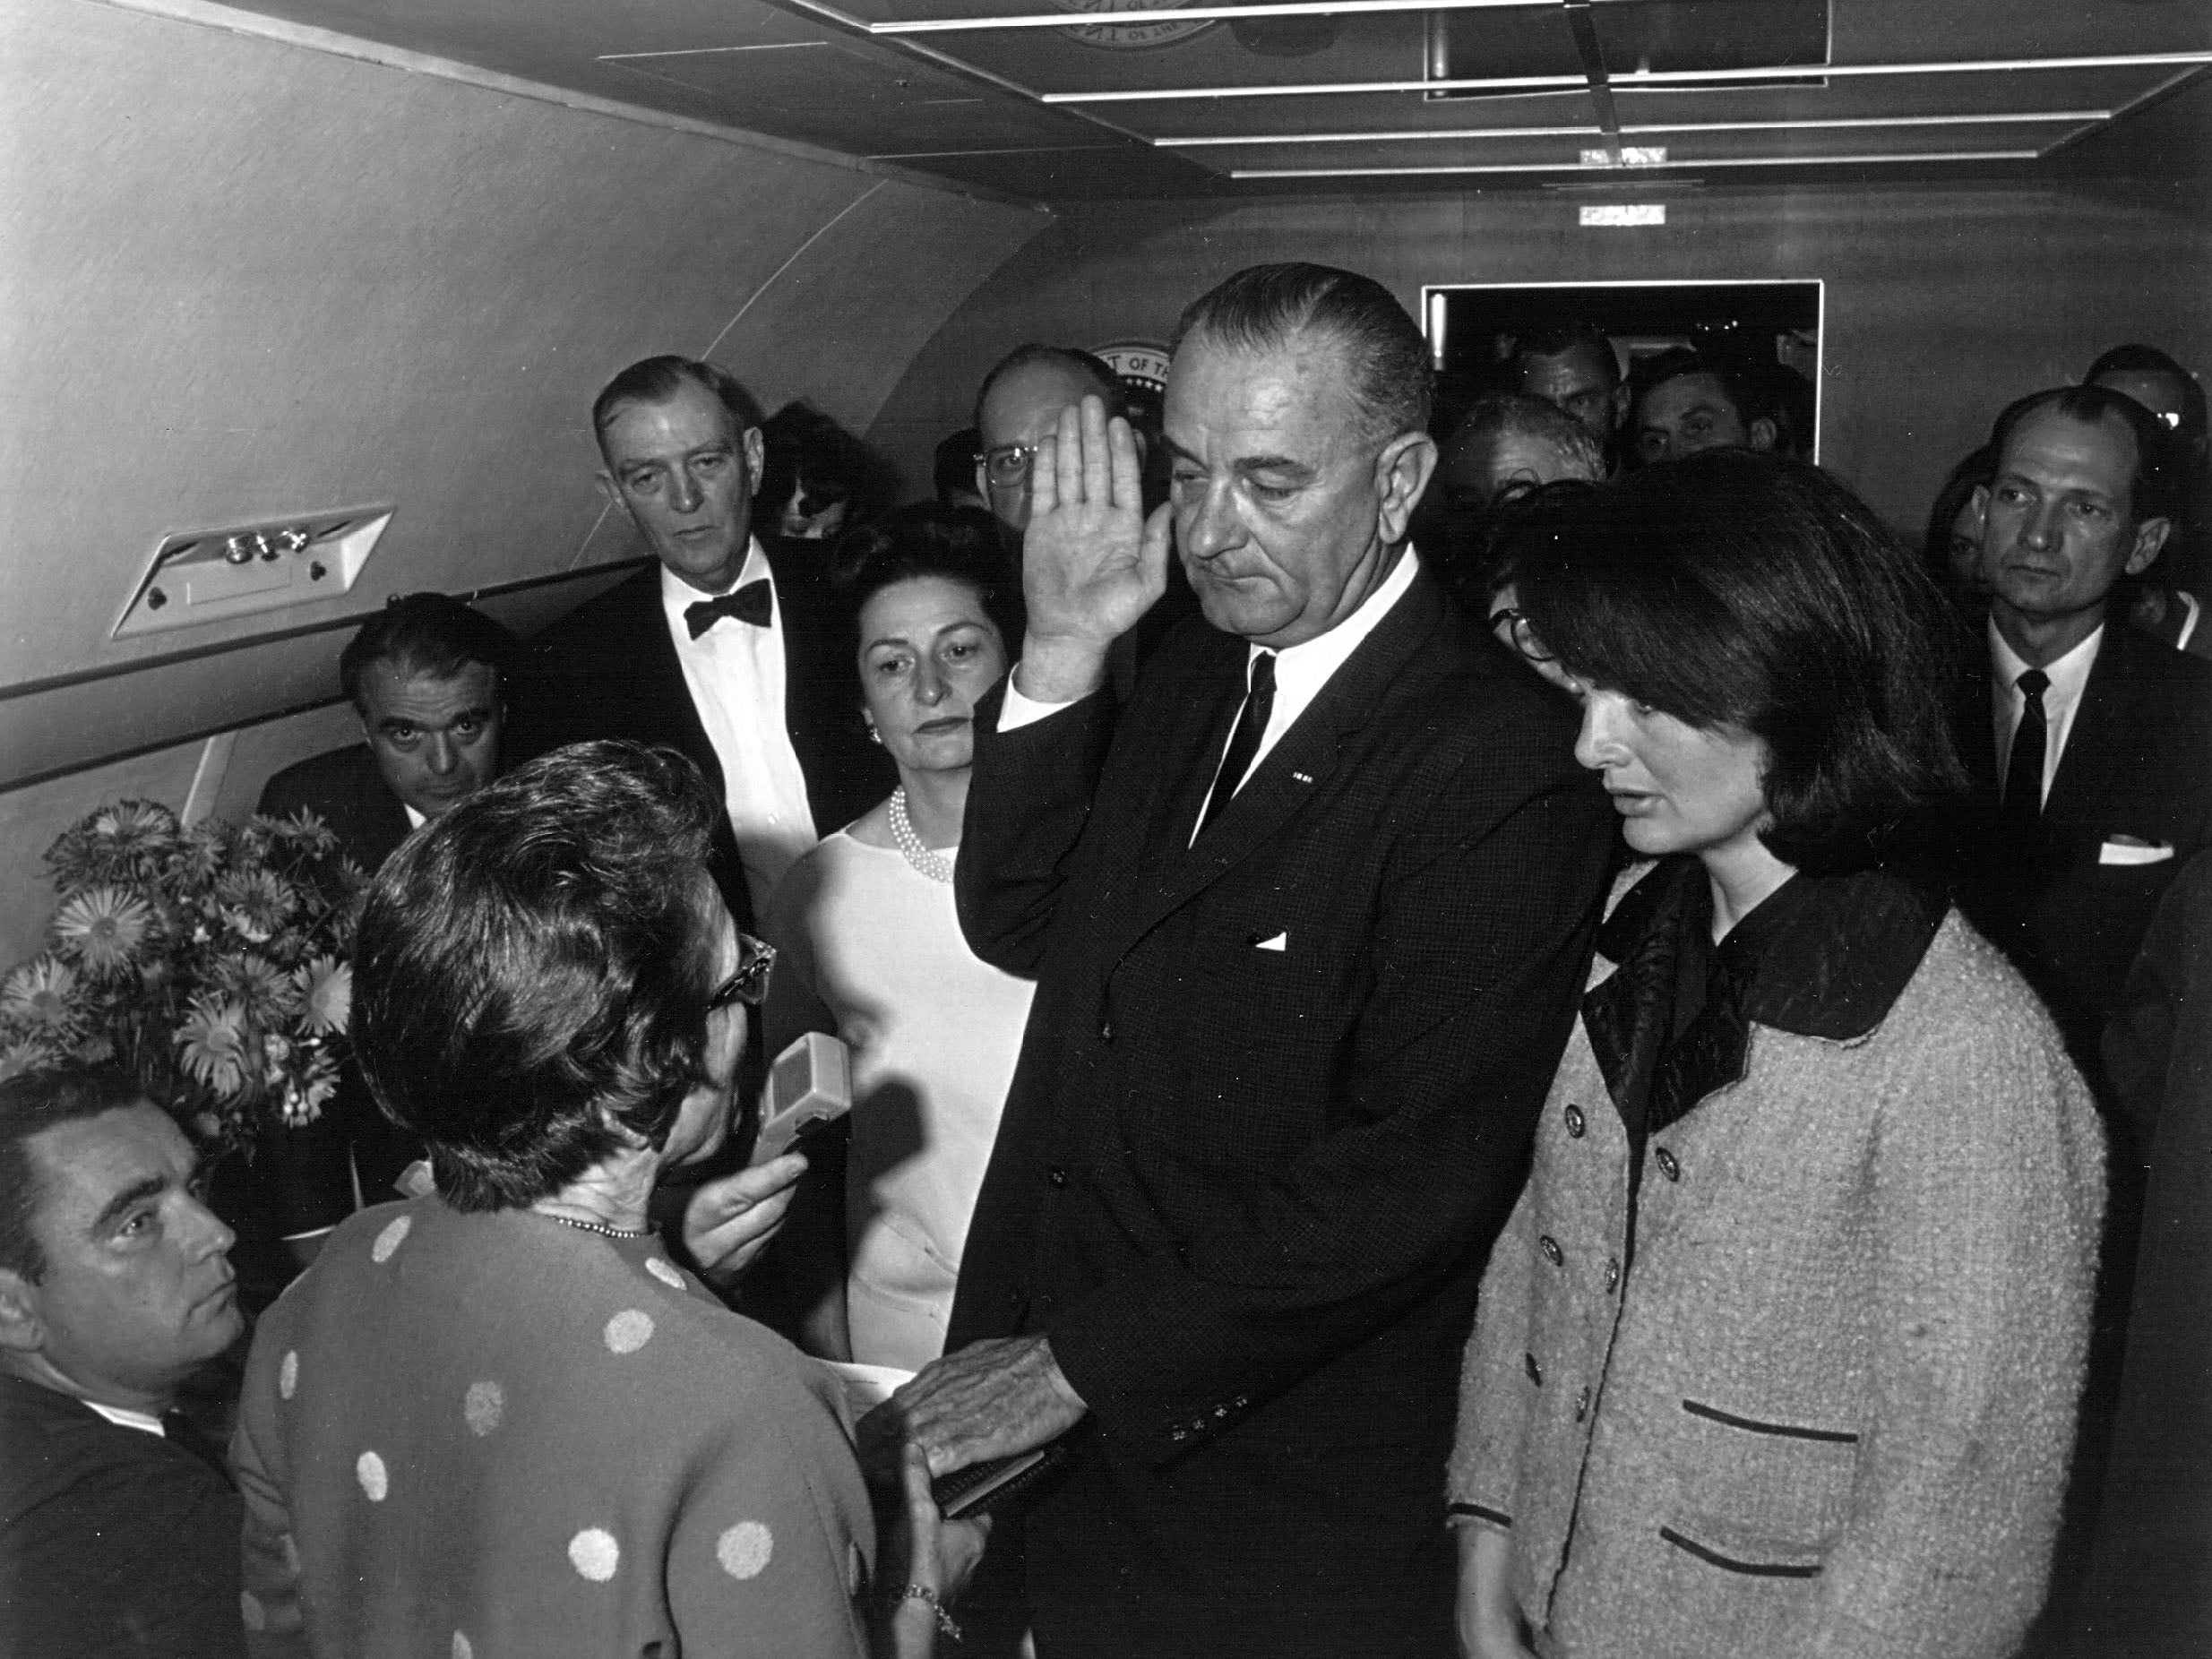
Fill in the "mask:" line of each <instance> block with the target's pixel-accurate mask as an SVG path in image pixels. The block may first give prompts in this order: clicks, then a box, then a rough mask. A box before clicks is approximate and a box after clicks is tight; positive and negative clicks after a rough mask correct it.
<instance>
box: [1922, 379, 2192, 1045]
mask: <svg viewBox="0 0 2212 1659" xmlns="http://www.w3.org/2000/svg"><path fill="white" fill-rule="evenodd" d="M1992 446H1993V450H1994V451H1995V452H1996V454H1997V458H1998V459H1997V470H1996V476H1995V477H1994V478H1993V480H1992V482H1991V483H1990V484H1989V485H1988V486H1985V487H1984V488H1983V489H1981V490H1979V491H1977V492H1976V493H1975V503H1976V505H1977V507H1978V508H1979V509H1980V511H1981V513H1982V535H1981V554H1980V559H1981V567H1980V568H1981V576H1982V580H1983V581H1984V583H1985V584H1986V585H1987V587H1988V589H1989V593H1990V607H1989V623H1988V630H1987V641H1988V653H1989V654H1988V662H1989V665H1990V667H1989V673H1988V676H1987V678H1986V679H1984V681H1983V682H1982V683H1980V684H1979V685H1978V686H1976V687H1975V688H1974V691H1973V694H1972V695H1971V697H1970V698H1969V699H1968V700H1967V704H1966V705H1965V706H1964V707H1963V708H1962V709H1961V717H1960V736H1961V741H1960V748H1961V750H1962V752H1964V753H1965V755H1966V757H1967V763H1968V766H1969V768H1970V769H1972V770H1973V771H1974V772H1975V774H1976V776H1977V778H1978V779H1979V785H1980V788H1979V795H1980V806H1981V811H1980V812H1979V813H1978V815H1977V818H1976V826H1975V827H1976V833H1975V834H1973V835H1971V836H1970V837H1969V838H1968V839H1967V843H1966V845H1965V847H1963V849H1962V854H1961V857H1960V877H1961V891H1960V902H1961V905H1962V907H1964V908H1965V909H1966V910H1967V914H1968V915H1969V916H1971V917H1972V918H1973V919H1974V921H1975V924H1977V925H1979V926H1980V927H1981V928H1982V930H1983V931H1984V933H1988V934H1989V935H1990V936H1991V937H1992V938H1993V939H1994V940H1996V941H1997V942H1999V943H2000V944H2001V945H2003V946H2005V947H2006V948H2007V949H2008V950H2010V951H2011V952H2012V954H2013V955H2014V956H2015V957H2016V958H2018V961H2019V962H2020V964H2021V966H2022V967H2023V968H2024V969H2025V971H2026V972H2027V975H2028V977H2029V978H2030V980H2031V981H2032V982H2033V983H2034V984H2035V985H2036V988H2037V990H2038V991H2040V992H2041V993H2042V994H2043V996H2044V1000H2045V1001H2047V1002H2049V1003H2050V1005H2051V1007H2052V1010H2053V1012H2054V1013H2055V1014H2056V1015H2057V1016H2058V1018H2059V1021H2060V1024H2061V1027H2063V1028H2064V1029H2065V1030H2066V1032H2067V1035H2068V1037H2069V1040H2070V1043H2071V1044H2072V1045H2073V1048H2074V1051H2075V1053H2076V1055H2077V1057H2078V1059H2079V1061H2080V1062H2081V1064H2082V1068H2083V1070H2084V1071H2085V1072H2087V1073H2088V1074H2089V1075H2090V1076H2091V1077H2092V1078H2095V1077H2096V1076H2097V1075H2098V1070H2099V1068H2098V1064H2097V1059H2096V1044H2097V1036H2098V1033H2099V1031H2100V1029H2101V1027H2102V1026H2103V1024H2104V1020H2105V1019H2106V1018H2107V1017H2108V1016H2110V1015H2111V1014H2112V1012H2113V1010H2114V1009H2115V1007H2116V1006H2117V1005H2118V999H2119V996H2120V992H2121V987H2122V985H2123V984H2125V983H2126V980H2127V976H2128V969H2129V967H2130V965H2131V964H2132V963H2133V961H2134V959H2135V954H2136V951H2137V950H2138V948H2139V946H2140V945H2141V943H2142V939H2143V933H2144V930H2145V929H2146V928H2147V926H2148V925H2149V923H2150V917H2151V913H2152V912H2153V911H2154V910H2155V909H2156V907H2157V905H2158V900H2159V898H2161V897H2162V896H2163V895H2164V894H2165V890H2166V887H2167V884H2168V883H2169V882H2171V881H2173V876H2174V874H2175V872H2178V871H2179V870H2180V869H2181V867H2182V865H2183V864H2186V863H2187V862H2188V860H2189V858H2190V855H2192V854H2193V853H2195V852H2197V851H2198V850H2199V849H2200V848H2202V847H2205V846H2207V845H2208V844H2212V664H2207V663H2204V662H2202V661H2199V660H2198V659H2196V658H2190V657H2186V656H2184V655H2183V654H2182V653H2181V652H2179V651H2177V650H2174V649H2172V648H2171V647H2169V646H2167V645H2165V644H2163V643H2161V642H2160V641H2158V640H2154V639H2152V638H2151V637H2149V636H2148V635H2147V634H2145V633H2143V632H2140V631H2139V630H2136V629H2133V628H2130V627H2128V626H2126V625H2124V623H2122V624H2121V625H2115V626H2110V627H2108V626H2106V620H2107V615H2108V614H2110V615H2112V616H2113V617H2115V618H2118V617H2124V615H2125V614H2126V608H2127V606H2126V602H2125V601H2126V595H2127V589H2126V586H2125V581H2126V579H2127V578H2130V577H2133V576H2136V575H2139V574H2140V573H2141V572H2143V571H2145V570H2147V568H2149V566H2150V564H2151V563H2152V562H2153V561H2154V560H2155V559H2156V558H2157V556H2158V554H2159V550H2160V549H2161V547H2162V546H2164V545H2165V539H2166V534H2167V531H2168V529H2169V527H2170V524H2171V519H2170V516H2169V498H2170V484H2169V479H2168V477H2167V476H2166V470H2165V467H2164V465H2163V462H2164V460H2165V453H2164V451H2165V437H2164V434H2162V433H2161V432H2160V431H2159V430H2158V428H2157V426H2156V424H2155V423H2154V422H2153V420H2152V418H2151V417H2150V416H2149V415H2148V414H2147V412H2146V411H2145V410H2144V409H2143V408H2141V406H2139V404H2137V403H2135V402H2134V401H2133V400H2130V399H2129V398H2126V397H2123V396H2122V395H2120V394H2119V393H2117V392H2115V391H2109V390H2106V389H2104V388H2101V387H2096V386H2075V387H2066V388H2060V389H2055V390H2053V391H2043V392H2037V393H2035V394H2034V395H2032V396H2030V397H2027V398H2023V399H2021V400H2019V401H2018V402H2017V403H2015V404H2013V405H2012V406H2011V407H2010V408H2008V409H2007V410H2006V411H2005V412H2004V413H2003V414H2002V415H2001V416H2000V417H1998V421H1997V426H1996V431H1995V434H1994V435H1993V438H1992ZM2116 598H2117V601H2118V603H2117V608H2116V609H2115V608H2114V606H2115V600H2116Z"/></svg>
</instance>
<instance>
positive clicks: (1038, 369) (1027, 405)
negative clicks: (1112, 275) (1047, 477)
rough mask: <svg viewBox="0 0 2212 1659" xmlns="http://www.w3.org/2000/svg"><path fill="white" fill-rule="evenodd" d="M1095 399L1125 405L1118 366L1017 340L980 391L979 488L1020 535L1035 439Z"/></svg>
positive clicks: (1111, 408)
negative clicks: (1116, 373)
mask: <svg viewBox="0 0 2212 1659" xmlns="http://www.w3.org/2000/svg"><path fill="white" fill-rule="evenodd" d="M1085 398H1097V399H1098V400H1100V401H1101V402H1102V403H1104V404H1105V405H1106V410H1107V412H1108V413H1109V414H1118V413H1119V412H1120V410H1121V407H1122V389H1121V384H1120V383H1119V382H1118V381H1116V380H1115V377H1114V371H1113V370H1112V369H1111V368H1109V367H1108V366H1107V365H1106V363H1105V362H1104V360H1102V359H1101V358H1098V357H1093V356H1091V354H1090V353H1089V352H1088V351H1077V350H1075V349H1074V348H1072V347H1067V346H1044V345H1037V344H1035V343H1031V344H1029V345H1026V346H1017V347H1015V348H1014V349H1013V350H1011V351H1010V352H1008V353H1007V354H1006V356H1004V357H1002V358H1000V359H999V361H998V363H997V365H995V366H994V368H993V369H992V370H991V372H990V373H989V374H986V375H985V376H984V377H983V384H982V385H981V386H979V387H978V388H977V391H976V431H977V434H978V443H977V455H976V488H977V490H979V491H981V492H982V494H983V497H984V499H985V500H986V502H988V503H990V507H991V514H992V516H993V517H994V518H995V519H996V520H998V521H999V522H1000V523H1001V524H1003V525H1004V526H1005V527H1006V529H1008V530H1009V531H1011V533H1012V534H1013V535H1014V536H1015V537H1020V534H1021V532H1022V531H1023V530H1025V529H1028V528H1029V477H1030V471H1031V468H1032V467H1033V466H1034V464H1035V461H1036V458H1037V445H1038V444H1039V443H1042V442H1043V441H1044V440H1045V439H1046V438H1048V437H1050V436H1051V435H1052V434H1053V433H1054V431H1056V430H1057V429H1058V426H1059V421H1060V411H1061V410H1062V409H1065V408H1074V407H1075V406H1076V405H1077V404H1079V403H1080V402H1081V401H1082V400H1084V399H1085Z"/></svg>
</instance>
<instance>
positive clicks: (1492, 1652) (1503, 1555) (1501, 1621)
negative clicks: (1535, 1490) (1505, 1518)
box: [1453, 1523, 1536, 1659]
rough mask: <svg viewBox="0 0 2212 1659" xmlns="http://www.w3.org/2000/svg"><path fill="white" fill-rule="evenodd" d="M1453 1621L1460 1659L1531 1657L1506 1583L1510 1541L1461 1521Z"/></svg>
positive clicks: (1491, 1530) (1533, 1658) (1490, 1528)
mask: <svg viewBox="0 0 2212 1659" xmlns="http://www.w3.org/2000/svg"><path fill="white" fill-rule="evenodd" d="M1453 1530H1454V1531H1455V1532H1457V1533H1458V1534H1459V1604H1458V1609H1457V1612H1456V1613H1455V1615H1454V1616H1455V1619H1456V1620H1457V1622H1458V1625H1459V1652H1460V1653H1461V1654H1462V1655H1465V1659H1536V1655H1534V1654H1532V1653H1530V1652H1529V1651H1528V1646H1527V1645H1526V1644H1525V1643H1523V1642H1522V1640H1521V1639H1520V1612H1519V1609H1518V1608H1516V1607H1515V1606H1514V1605H1513V1592H1512V1590H1511V1586H1510V1585H1509V1583H1508V1579H1509V1576H1510V1574H1511V1569H1512V1560H1513V1541H1512V1539H1511V1537H1509V1536H1508V1535H1507V1534H1504V1533H1502V1532H1500V1531H1499V1530H1498V1529H1497V1528H1496V1527H1494V1526H1470V1525H1467V1524H1464V1523H1463V1524H1461V1525H1459V1526H1456V1527H1454V1528H1453Z"/></svg>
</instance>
